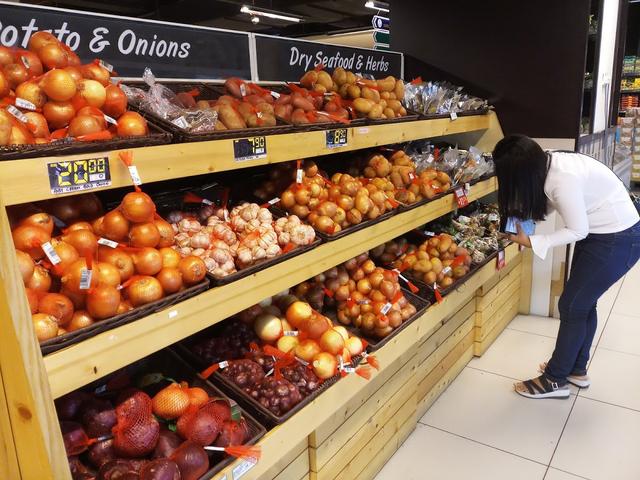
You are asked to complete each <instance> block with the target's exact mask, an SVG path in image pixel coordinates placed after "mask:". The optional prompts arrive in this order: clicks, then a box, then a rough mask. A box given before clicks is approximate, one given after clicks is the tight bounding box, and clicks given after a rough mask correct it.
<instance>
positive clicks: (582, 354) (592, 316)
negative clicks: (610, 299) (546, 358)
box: [571, 307, 598, 376]
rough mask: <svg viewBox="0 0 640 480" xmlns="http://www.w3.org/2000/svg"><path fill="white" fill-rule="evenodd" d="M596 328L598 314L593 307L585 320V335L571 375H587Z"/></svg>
mask: <svg viewBox="0 0 640 480" xmlns="http://www.w3.org/2000/svg"><path fill="white" fill-rule="evenodd" d="M597 328H598V312H597V309H596V307H593V308H592V309H591V311H590V312H589V317H588V318H587V333H586V336H585V339H584V342H583V343H582V348H581V349H580V351H579V352H578V359H577V360H576V363H575V365H574V366H573V369H572V370H571V373H572V374H573V375H579V376H582V375H586V374H587V363H589V350H591V345H592V344H593V337H595V335H596V330H597Z"/></svg>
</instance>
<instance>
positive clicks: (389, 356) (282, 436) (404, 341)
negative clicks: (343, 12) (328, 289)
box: [213, 244, 520, 480]
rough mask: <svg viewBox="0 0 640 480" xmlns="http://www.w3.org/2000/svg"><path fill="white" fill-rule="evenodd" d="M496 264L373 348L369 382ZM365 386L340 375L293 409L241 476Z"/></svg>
mask: <svg viewBox="0 0 640 480" xmlns="http://www.w3.org/2000/svg"><path fill="white" fill-rule="evenodd" d="M519 254H520V252H519V250H518V246H517V245H515V244H514V245H510V246H508V247H507V248H506V249H505V257H506V260H507V263H509V262H511V261H512V260H513V259H514V258H516V256H517V255H519ZM495 269H496V264H495V263H494V262H490V263H488V264H487V265H485V266H484V267H482V268H481V269H480V270H478V271H477V272H476V273H475V274H474V275H473V276H472V277H471V278H470V279H469V280H467V282H465V283H464V284H463V285H462V286H461V287H460V288H459V289H458V290H457V291H454V292H451V293H450V294H449V295H447V296H446V297H445V298H444V301H443V302H442V303H441V304H438V305H434V306H432V307H431V308H429V309H428V310H427V311H426V312H425V313H424V314H423V315H422V316H421V317H420V318H418V319H417V320H416V321H415V322H413V323H412V324H411V325H409V326H408V327H407V328H406V329H404V330H403V331H402V332H401V333H399V334H398V335H397V336H396V337H395V338H394V339H393V340H392V341H390V342H389V343H388V344H387V345H385V346H384V347H382V348H381V349H380V350H378V351H377V352H376V357H377V358H378V361H379V363H380V371H379V372H376V373H374V376H373V377H372V378H371V380H370V381H371V382H375V381H376V376H377V375H380V374H381V373H382V372H383V371H384V369H385V366H388V365H392V364H393V363H394V362H395V361H396V360H397V359H398V358H400V357H401V356H402V355H404V354H406V353H407V352H408V351H409V350H410V349H412V348H414V347H416V346H417V345H419V344H420V343H421V342H422V341H424V340H426V338H425V337H427V336H428V335H429V334H430V333H432V332H433V328H434V327H435V326H436V325H437V324H438V323H439V322H441V321H442V320H443V319H444V318H446V317H447V316H448V315H450V314H451V313H453V312H454V311H455V309H457V308H459V307H460V303H461V302H462V301H464V299H465V298H467V297H468V296H469V293H470V292H474V291H475V290H477V289H478V288H479V287H480V286H481V285H482V284H483V283H485V282H486V281H487V280H489V278H491V277H492V276H493V275H495V273H496V270H495ZM366 386H367V383H366V381H365V380H364V379H362V378H360V377H358V376H356V375H349V376H348V377H345V378H342V379H340V381H339V382H337V383H336V384H335V385H333V386H332V387H331V388H329V389H327V390H326V391H325V392H323V393H322V394H321V395H319V396H318V397H317V398H316V399H315V400H314V401H313V402H311V403H310V404H309V405H307V406H306V407H305V408H303V409H302V410H300V411H299V412H298V413H296V414H295V415H294V416H293V417H291V418H290V419H288V420H287V421H286V422H285V423H283V424H282V425H279V426H278V427H275V428H274V429H272V430H271V431H269V432H268V433H267V434H266V435H265V437H264V438H262V440H261V441H260V442H259V444H260V445H261V447H262V458H261V459H260V461H259V462H258V463H257V464H256V465H255V466H254V467H253V468H251V470H249V471H248V472H247V473H246V474H245V475H244V476H243V477H242V478H243V480H253V479H256V480H258V479H260V477H261V475H262V474H264V473H265V472H267V471H268V470H269V469H270V468H271V467H272V466H273V464H275V463H276V462H277V461H278V460H279V459H280V457H281V455H282V452H284V451H286V449H287V446H290V445H292V444H295V443H297V442H299V441H300V440H301V439H302V438H305V437H307V436H308V435H309V434H311V432H313V431H314V430H316V429H317V428H318V427H319V426H320V425H322V424H323V423H324V422H326V421H327V420H328V419H329V417H331V415H333V413H334V412H336V411H339V410H340V409H341V408H342V407H343V406H344V405H346V404H347V403H348V402H350V401H351V399H353V398H355V397H356V396H358V395H359V394H360V393H361V391H362V390H363V389H364V388H365V387H366ZM243 462H245V461H244V460H237V461H236V462H234V463H233V464H231V465H230V466H229V467H227V468H226V469H225V470H223V471H222V472H220V473H219V474H218V475H216V476H215V477H213V478H214V480H223V479H224V478H227V479H230V478H235V477H234V476H233V475H232V471H233V469H234V468H237V467H238V466H239V465H240V464H242V463H243Z"/></svg>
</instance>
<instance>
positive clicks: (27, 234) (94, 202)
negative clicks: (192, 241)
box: [10, 191, 206, 342]
mask: <svg viewBox="0 0 640 480" xmlns="http://www.w3.org/2000/svg"><path fill="white" fill-rule="evenodd" d="M102 213H103V207H102V204H101V202H100V201H99V199H98V198H97V197H96V196H94V195H92V194H85V195H75V196H73V197H64V198H59V199H54V200H50V201H46V202H42V204H39V205H37V206H36V205H30V206H28V207H26V208H25V207H24V206H21V208H20V209H14V210H12V211H11V212H10V215H11V221H12V224H13V226H12V235H13V242H14V245H15V248H16V256H17V259H18V265H19V268H20V272H21V274H22V279H23V281H24V284H25V287H26V293H27V298H28V300H29V305H30V307H31V313H32V320H33V324H34V327H35V330H36V335H37V337H38V340H39V341H40V342H43V341H45V340H49V339H51V338H54V337H56V336H58V335H62V334H64V333H67V332H72V331H75V330H78V329H80V328H83V327H87V326H89V325H92V324H94V323H95V322H98V321H101V320H104V319H107V318H110V317H113V316H115V315H118V314H121V313H125V312H128V311H130V310H132V309H134V308H135V307H139V306H142V305H145V304H147V303H150V302H153V301H156V300H160V299H161V298H163V297H164V296H166V295H169V294H173V293H176V292H179V291H181V290H183V289H184V288H186V287H189V286H192V285H195V284H198V283H200V282H201V281H202V280H203V279H204V276H205V274H206V267H205V264H204V262H203V261H202V260H201V259H200V258H198V257H195V256H193V255H191V256H186V257H184V258H182V257H181V256H180V254H179V253H178V252H177V251H176V250H174V249H173V248H172V247H173V245H174V232H173V228H172V227H171V225H170V224H169V223H168V222H166V221H165V220H163V219H162V218H160V217H159V216H158V215H157V214H156V206H155V204H154V203H153V201H152V200H151V198H150V197H149V196H148V195H146V194H145V193H143V192H138V191H136V192H130V193H127V194H126V195H125V196H124V197H123V199H122V202H121V203H120V205H119V206H118V207H117V208H115V209H113V210H111V211H109V212H106V213H104V214H102ZM57 225H60V226H57Z"/></svg>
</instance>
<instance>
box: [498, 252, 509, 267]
mask: <svg viewBox="0 0 640 480" xmlns="http://www.w3.org/2000/svg"><path fill="white" fill-rule="evenodd" d="M506 266H507V259H506V258H505V256H504V250H498V257H497V258H496V270H502V269H503V268H504V267H506Z"/></svg>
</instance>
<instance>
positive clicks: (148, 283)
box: [127, 276, 163, 307]
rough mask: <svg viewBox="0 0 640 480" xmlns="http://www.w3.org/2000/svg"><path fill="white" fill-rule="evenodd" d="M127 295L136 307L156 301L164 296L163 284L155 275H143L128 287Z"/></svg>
mask: <svg viewBox="0 0 640 480" xmlns="http://www.w3.org/2000/svg"><path fill="white" fill-rule="evenodd" d="M127 296H128V297H129V301H130V302H131V305H133V306H134V307H139V306H140V305H145V304H147V303H150V302H155V301H156V300H160V299H161V298H162V296H163V293H162V285H160V282H159V281H158V280H157V279H155V278H153V277H149V276H141V277H138V278H136V279H135V280H134V281H133V282H131V284H130V285H129V286H128V287H127Z"/></svg>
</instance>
